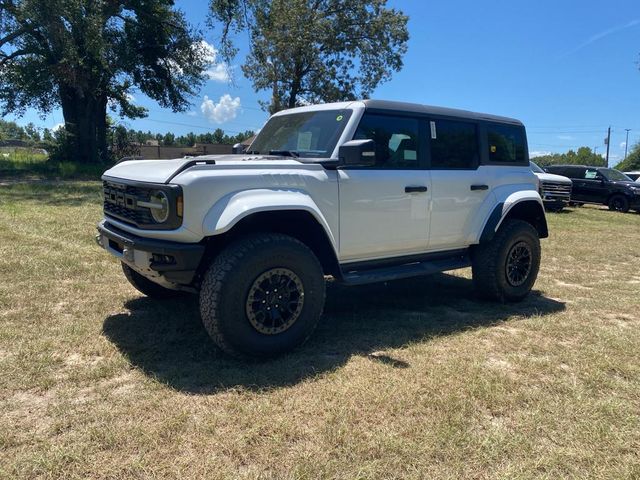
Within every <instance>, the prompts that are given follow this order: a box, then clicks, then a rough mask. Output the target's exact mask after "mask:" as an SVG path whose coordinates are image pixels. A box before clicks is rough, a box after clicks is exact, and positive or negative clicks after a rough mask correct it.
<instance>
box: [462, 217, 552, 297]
mask: <svg viewBox="0 0 640 480" xmlns="http://www.w3.org/2000/svg"><path fill="white" fill-rule="evenodd" d="M522 243H524V244H525V245H524V246H525V247H526V248H528V249H529V251H530V255H529V257H530V268H529V271H528V273H527V275H526V276H525V278H524V280H523V282H522V284H519V285H514V284H512V283H511V281H510V280H509V277H508V274H507V268H508V256H509V255H510V254H511V253H512V252H513V251H514V250H513V249H515V248H516V247H518V246H521V245H522ZM523 248H524V247H523ZM539 269H540V238H539V236H538V232H537V230H536V229H535V228H534V227H533V226H532V225H531V224H530V223H527V222H525V221H523V220H511V219H508V220H505V222H504V223H503V224H502V225H501V226H500V229H499V230H498V231H497V232H496V234H495V236H494V237H493V239H492V240H491V241H489V242H487V243H485V244H481V245H478V246H477V247H476V248H475V250H474V251H473V254H472V272H473V283H474V286H475V288H476V291H477V292H478V293H479V294H480V296H482V297H483V298H486V299H489V300H497V301H499V302H518V301H520V300H522V299H523V298H524V297H526V296H527V294H528V293H529V292H530V291H531V288H532V287H533V284H534V283H535V281H536V278H537V276H538V270H539Z"/></svg>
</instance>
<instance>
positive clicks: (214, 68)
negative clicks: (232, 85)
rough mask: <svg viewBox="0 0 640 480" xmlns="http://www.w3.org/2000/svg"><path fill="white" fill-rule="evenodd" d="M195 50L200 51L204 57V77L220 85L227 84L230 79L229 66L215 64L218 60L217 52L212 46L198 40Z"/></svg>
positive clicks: (222, 63) (221, 63)
mask: <svg viewBox="0 0 640 480" xmlns="http://www.w3.org/2000/svg"><path fill="white" fill-rule="evenodd" d="M195 48H198V49H200V50H201V51H202V53H203V55H204V59H205V63H206V64H207V69H206V71H205V75H206V76H207V77H208V78H209V80H213V81H214V82H221V83H225V82H228V81H229V79H230V75H229V72H230V68H229V65H227V64H226V63H224V62H220V63H217V62H216V60H217V59H218V50H216V48H215V47H214V46H213V45H211V44H210V43H208V42H206V41H204V40H200V41H199V42H198V43H196V44H195Z"/></svg>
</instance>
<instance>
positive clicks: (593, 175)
mask: <svg viewBox="0 0 640 480" xmlns="http://www.w3.org/2000/svg"><path fill="white" fill-rule="evenodd" d="M597 174H598V172H596V171H595V170H587V171H586V172H584V178H587V179H589V180H593V179H594V178H596V175H597Z"/></svg>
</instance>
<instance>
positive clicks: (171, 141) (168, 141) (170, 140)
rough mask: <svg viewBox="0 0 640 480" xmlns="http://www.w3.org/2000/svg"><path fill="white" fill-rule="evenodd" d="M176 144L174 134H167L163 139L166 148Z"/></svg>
mask: <svg viewBox="0 0 640 480" xmlns="http://www.w3.org/2000/svg"><path fill="white" fill-rule="evenodd" d="M175 143H176V136H175V135H174V134H173V133H165V134H164V136H163V137H162V144H163V145H164V146H166V147H171V146H173V145H175Z"/></svg>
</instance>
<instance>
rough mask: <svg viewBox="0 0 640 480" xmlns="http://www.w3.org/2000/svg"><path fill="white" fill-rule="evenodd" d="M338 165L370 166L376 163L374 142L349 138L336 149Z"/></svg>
mask: <svg viewBox="0 0 640 480" xmlns="http://www.w3.org/2000/svg"><path fill="white" fill-rule="evenodd" d="M338 160H339V162H340V165H344V166H358V167H372V166H374V165H375V164H376V144H375V143H374V141H373V140H351V141H349V142H345V143H343V144H342V146H341V147H340V148H339V149H338Z"/></svg>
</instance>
